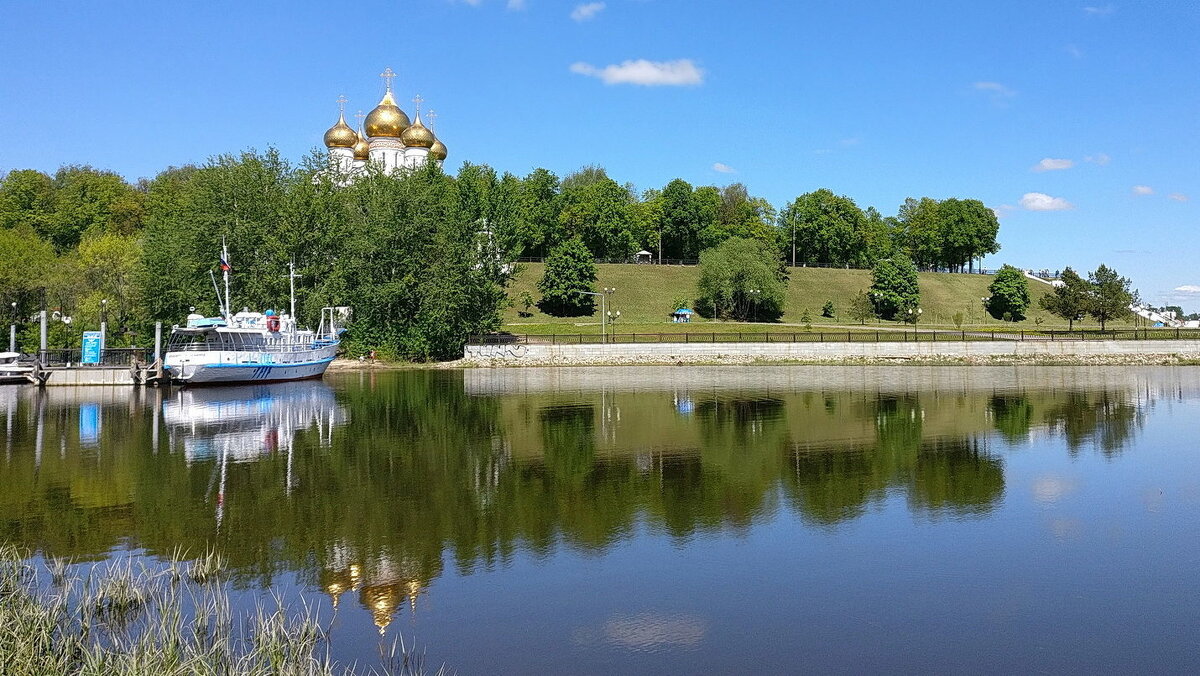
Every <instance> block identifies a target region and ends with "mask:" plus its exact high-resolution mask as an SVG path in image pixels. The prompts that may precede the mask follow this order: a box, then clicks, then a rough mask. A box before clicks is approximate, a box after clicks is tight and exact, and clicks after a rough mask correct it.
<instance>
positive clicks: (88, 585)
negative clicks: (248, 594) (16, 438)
mask: <svg viewBox="0 0 1200 676" xmlns="http://www.w3.org/2000/svg"><path fill="white" fill-rule="evenodd" d="M46 564H47V565H46V568H47V569H48V570H49V572H50V581H49V584H46V583H45V582H43V581H42V580H40V579H39V577H40V575H41V572H40V571H39V569H38V567H37V566H36V565H34V564H33V563H32V562H30V561H29V560H28V559H27V558H26V553H25V552H21V551H18V550H17V549H16V548H14V547H12V546H8V545H0V674H9V673H11V674H47V675H49V674H55V675H59V674H69V675H79V676H91V675H93V674H94V675H96V676H99V675H101V674H106V675H107V674H117V675H122V674H166V675H173V674H179V675H181V676H182V675H183V674H228V675H229V676H249V675H255V676H257V675H262V676H267V675H268V674H271V675H274V676H280V675H290V674H295V675H297V676H300V675H304V676H334V675H343V674H344V675H347V676H349V675H351V674H356V673H372V674H385V675H389V676H390V675H402V676H417V675H418V674H424V673H426V670H425V667H424V653H422V652H418V651H416V650H414V649H412V648H411V647H409V646H405V645H404V644H403V643H401V644H399V645H396V644H393V647H392V650H391V652H390V654H387V655H384V656H383V664H382V665H381V666H380V667H379V668H368V669H355V668H354V666H353V665H351V666H345V665H339V664H334V663H333V662H332V661H331V659H330V657H329V653H328V650H327V648H328V636H329V627H328V626H324V625H322V624H321V623H320V622H319V620H318V616H317V612H316V609H315V608H313V607H311V606H308V605H307V604H305V603H303V602H301V603H300V604H298V605H297V606H295V607H293V608H290V609H289V608H285V607H284V602H283V600H282V598H280V597H278V596H276V597H275V598H274V601H273V602H272V603H271V606H270V607H264V606H263V605H261V604H260V605H259V606H258V607H257V608H256V609H255V610H253V611H249V610H247V611H243V612H238V611H235V610H233V608H232V605H231V601H230V598H229V594H228V592H227V591H226V589H225V587H224V586H223V585H222V584H221V583H220V581H219V580H218V576H219V574H220V572H221V570H222V569H223V568H224V562H223V560H222V558H221V557H220V556H218V555H217V554H216V552H209V553H207V554H205V556H203V557H201V558H200V559H199V560H197V561H195V562H193V563H191V564H190V565H189V564H187V563H184V562H182V561H171V562H170V563H169V564H167V565H166V566H165V567H163V568H159V567H157V566H148V565H146V563H145V561H144V560H140V559H139V560H138V561H137V563H136V564H135V562H134V559H133V558H130V557H127V558H124V559H120V558H118V559H114V560H112V561H109V562H105V563H101V564H98V565H97V566H95V567H94V568H90V569H87V570H85V569H84V568H74V569H73V568H72V566H71V564H70V563H69V562H66V561H61V560H50V561H47V562H46ZM437 673H438V674H442V673H445V670H444V669H438V670H437Z"/></svg>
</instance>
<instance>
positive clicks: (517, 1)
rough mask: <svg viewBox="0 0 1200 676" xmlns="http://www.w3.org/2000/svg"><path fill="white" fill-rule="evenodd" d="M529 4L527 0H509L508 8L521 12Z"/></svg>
mask: <svg viewBox="0 0 1200 676" xmlns="http://www.w3.org/2000/svg"><path fill="white" fill-rule="evenodd" d="M528 6H529V3H527V2H525V0H508V5H507V7H508V9H509V10H510V11H513V12H519V11H521V10H523V9H525V8H527V7H528Z"/></svg>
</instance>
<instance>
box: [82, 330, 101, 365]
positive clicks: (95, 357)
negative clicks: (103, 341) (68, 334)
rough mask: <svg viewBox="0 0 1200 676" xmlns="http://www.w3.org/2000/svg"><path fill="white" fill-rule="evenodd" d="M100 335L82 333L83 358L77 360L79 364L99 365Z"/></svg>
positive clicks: (90, 332)
mask: <svg viewBox="0 0 1200 676" xmlns="http://www.w3.org/2000/svg"><path fill="white" fill-rule="evenodd" d="M100 335H101V334H100V332H99V331H84V332H83V358H82V359H80V360H79V363H80V364H99V363H100V349H101V345H100Z"/></svg>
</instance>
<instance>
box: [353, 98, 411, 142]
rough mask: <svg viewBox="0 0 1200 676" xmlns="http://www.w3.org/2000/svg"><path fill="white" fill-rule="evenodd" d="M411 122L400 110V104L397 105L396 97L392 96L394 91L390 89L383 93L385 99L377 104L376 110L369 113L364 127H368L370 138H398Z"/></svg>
mask: <svg viewBox="0 0 1200 676" xmlns="http://www.w3.org/2000/svg"><path fill="white" fill-rule="evenodd" d="M409 124H410V122H409V121H408V115H405V114H404V111H403V110H400V106H398V105H396V99H394V98H392V93H391V92H390V91H389V92H388V93H386V94H384V95H383V100H382V101H380V102H379V105H377V106H375V110H372V111H371V112H370V113H369V114H368V115H367V122H366V124H365V125H364V126H363V128H364V129H366V132H367V136H368V137H369V138H378V137H380V136H388V137H392V138H396V137H399V136H400V134H402V133H404V130H405V129H407V128H408V125H409Z"/></svg>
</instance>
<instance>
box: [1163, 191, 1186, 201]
mask: <svg viewBox="0 0 1200 676" xmlns="http://www.w3.org/2000/svg"><path fill="white" fill-rule="evenodd" d="M1167 199H1173V200H1175V201H1176V202H1186V201H1188V200H1189V199H1191V198H1189V197H1188V196H1187V195H1185V194H1183V193H1181V192H1173V193H1171V194H1170V195H1167Z"/></svg>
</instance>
